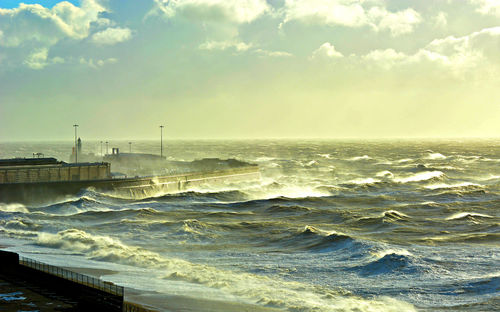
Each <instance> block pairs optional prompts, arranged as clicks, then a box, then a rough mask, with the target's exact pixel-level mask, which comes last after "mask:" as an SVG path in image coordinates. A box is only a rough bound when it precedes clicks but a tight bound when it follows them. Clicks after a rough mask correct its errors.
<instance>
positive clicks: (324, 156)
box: [317, 154, 332, 159]
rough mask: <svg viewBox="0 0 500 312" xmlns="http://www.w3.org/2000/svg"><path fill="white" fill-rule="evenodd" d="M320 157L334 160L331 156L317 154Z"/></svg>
mask: <svg viewBox="0 0 500 312" xmlns="http://www.w3.org/2000/svg"><path fill="white" fill-rule="evenodd" d="M317 155H318V156H319V157H323V158H326V159H332V155H331V154H317Z"/></svg>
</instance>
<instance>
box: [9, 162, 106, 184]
mask: <svg viewBox="0 0 500 312" xmlns="http://www.w3.org/2000/svg"><path fill="white" fill-rule="evenodd" d="M110 171H111V168H110V164H109V163H89V164H83V163H82V164H54V165H38V166H36V167H28V166H13V167H0V183H33V182H56V181H80V180H83V181H84V180H99V179H108V178H109V177H110V175H111V172H110Z"/></svg>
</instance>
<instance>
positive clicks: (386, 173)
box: [375, 170, 394, 179]
mask: <svg viewBox="0 0 500 312" xmlns="http://www.w3.org/2000/svg"><path fill="white" fill-rule="evenodd" d="M375 176H377V177H379V178H385V179H393V178H394V174H393V173H392V172H390V171H389V170H384V171H379V172H377V174H376V175H375Z"/></svg>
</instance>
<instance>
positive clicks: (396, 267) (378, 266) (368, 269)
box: [353, 250, 418, 276]
mask: <svg viewBox="0 0 500 312" xmlns="http://www.w3.org/2000/svg"><path fill="white" fill-rule="evenodd" d="M353 269H354V270H355V271H358V272H359V274H361V275H363V276H373V275H381V274H400V273H402V272H404V273H414V272H415V271H417V270H418V267H417V266H416V265H415V263H414V260H413V257H412V255H411V254H410V253H409V252H408V251H406V250H405V251H398V250H384V251H382V252H379V253H378V254H376V256H375V259H374V260H372V261H370V262H369V263H367V264H365V265H361V266H357V267H355V268H353Z"/></svg>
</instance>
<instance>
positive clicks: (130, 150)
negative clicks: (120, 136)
mask: <svg viewBox="0 0 500 312" xmlns="http://www.w3.org/2000/svg"><path fill="white" fill-rule="evenodd" d="M128 152H129V153H132V142H128Z"/></svg>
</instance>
